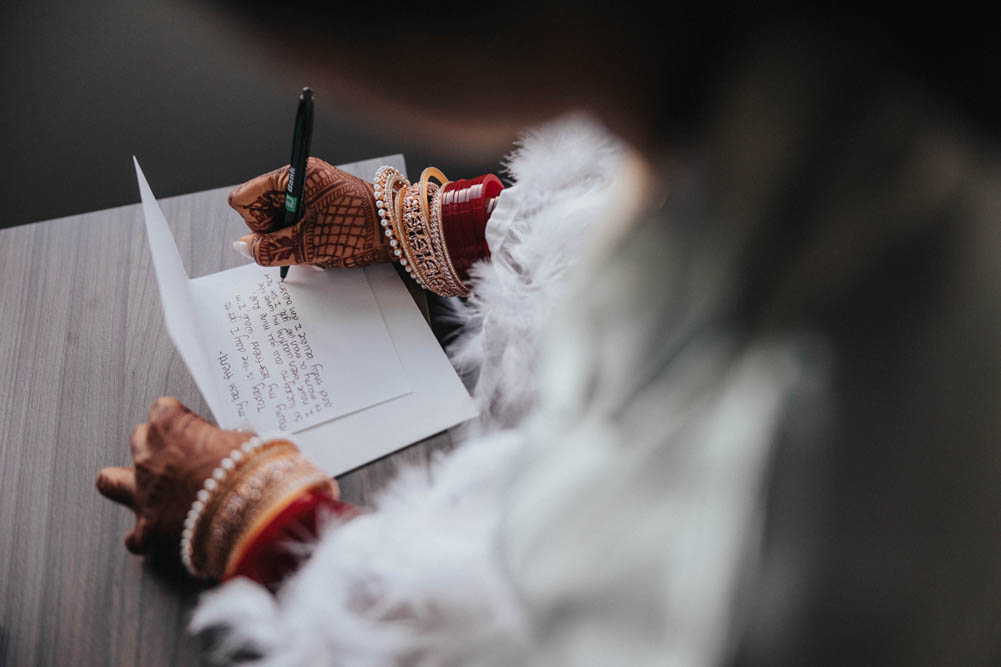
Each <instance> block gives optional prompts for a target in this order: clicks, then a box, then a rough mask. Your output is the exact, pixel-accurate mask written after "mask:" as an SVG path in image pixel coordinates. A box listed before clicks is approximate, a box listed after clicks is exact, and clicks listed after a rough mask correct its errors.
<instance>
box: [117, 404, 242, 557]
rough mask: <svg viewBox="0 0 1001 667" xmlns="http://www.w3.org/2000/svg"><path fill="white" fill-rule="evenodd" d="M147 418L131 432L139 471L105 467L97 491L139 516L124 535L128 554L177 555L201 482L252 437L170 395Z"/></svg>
mask: <svg viewBox="0 0 1001 667" xmlns="http://www.w3.org/2000/svg"><path fill="white" fill-rule="evenodd" d="M147 419H148V420H149V421H148V422H147V423H145V424H140V425H139V426H136V428H135V430H133V431H132V438H131V440H130V445H131V448H132V459H133V463H134V467H111V468H104V469H103V470H101V472H100V473H99V474H98V476H97V488H98V490H99V491H100V492H101V494H102V495H104V496H105V497H107V498H109V499H111V500H113V501H115V502H117V503H121V504H122V505H125V506H126V507H128V508H129V509H131V510H132V511H133V512H135V515H136V523H135V526H134V527H133V528H132V530H131V531H129V533H128V535H126V536H125V546H126V547H127V548H128V550H129V551H131V552H132V553H135V554H148V553H151V552H154V551H160V550H172V552H173V553H175V554H176V553H178V551H177V547H178V544H179V542H180V538H181V530H182V527H183V525H184V518H185V515H186V513H187V511H188V508H189V507H190V506H191V503H192V501H193V500H194V499H195V495H196V494H197V493H198V491H199V490H200V489H201V486H202V483H203V482H204V480H205V479H206V478H207V477H208V476H209V475H211V474H212V471H213V469H214V468H215V467H216V466H217V465H218V464H219V461H221V460H222V459H223V458H224V457H225V456H226V455H227V454H228V453H229V452H230V451H231V450H233V449H234V448H236V447H239V446H240V444H241V443H243V442H245V441H247V440H248V439H249V438H250V437H251V436H252V435H253V434H252V433H247V432H243V431H224V430H222V429H220V428H218V427H217V426H214V425H212V424H210V423H209V422H207V421H205V420H204V419H202V418H201V417H199V416H198V415H196V414H195V413H193V412H191V411H190V410H188V409H187V408H186V407H184V406H183V405H182V404H181V403H180V402H179V401H178V400H177V399H174V398H167V397H163V398H158V399H157V400H156V401H154V403H153V405H152V406H151V407H150V409H149V413H148V415H147Z"/></svg>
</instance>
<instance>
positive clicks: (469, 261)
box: [441, 174, 504, 280]
mask: <svg viewBox="0 0 1001 667" xmlns="http://www.w3.org/2000/svg"><path fill="white" fill-rule="evenodd" d="M503 189H504V184H503V183H501V180H500V179H499V178H497V177H496V176H494V175H493V174H484V175H483V176H477V177H476V178H473V179H470V180H458V181H452V182H451V183H449V184H447V185H446V186H445V189H444V194H443V195H442V201H441V221H442V227H443V229H444V232H445V244H446V245H447V246H448V254H449V257H451V258H452V264H453V266H455V270H456V272H458V274H459V277H460V278H462V279H463V280H466V278H467V277H468V276H469V267H471V266H472V265H473V264H474V263H476V262H477V261H478V260H481V259H489V257H490V248H489V247H488V246H487V241H486V227H487V204H488V203H489V202H490V200H491V199H493V198H494V197H496V196H497V195H499V194H500V192H501V190H503Z"/></svg>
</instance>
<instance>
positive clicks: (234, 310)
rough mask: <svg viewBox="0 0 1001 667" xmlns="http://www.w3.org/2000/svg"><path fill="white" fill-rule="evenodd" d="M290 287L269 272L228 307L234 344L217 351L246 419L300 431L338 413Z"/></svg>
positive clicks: (225, 378) (238, 409)
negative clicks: (311, 423) (272, 421)
mask: <svg viewBox="0 0 1001 667" xmlns="http://www.w3.org/2000/svg"><path fill="white" fill-rule="evenodd" d="M288 287H289V286H288V285H287V284H286V283H283V282H280V281H278V280H275V276H273V275H271V274H265V275H263V276H262V279H261V280H260V281H259V282H258V283H257V285H256V286H255V288H254V289H253V291H252V292H251V293H250V294H249V295H246V296H245V295H243V294H240V293H235V294H233V296H232V298H231V299H229V300H228V301H225V302H224V303H223V308H224V309H225V311H226V317H227V318H228V320H229V324H230V329H229V335H230V345H228V346H226V347H225V348H223V349H220V350H219V351H218V352H217V353H216V359H215V361H216V365H217V372H218V373H219V374H220V377H221V379H222V382H223V384H224V385H225V386H226V395H227V396H228V397H229V400H230V401H232V402H233V403H234V404H235V406H236V414H237V416H238V417H240V418H241V419H248V418H249V417H250V416H251V415H254V416H255V417H259V418H261V419H274V421H275V422H276V423H277V425H278V428H280V429H281V430H283V431H286V430H298V429H299V428H302V427H304V426H305V425H308V423H309V422H311V421H313V419H314V418H321V420H322V418H323V417H324V416H325V415H327V414H328V413H330V412H331V411H332V410H333V407H334V402H333V401H332V400H331V398H330V392H329V391H327V388H326V386H327V385H328V384H329V383H330V381H331V380H330V378H328V377H326V373H325V372H324V368H323V364H322V363H320V362H319V360H318V359H317V357H316V354H315V353H314V352H313V346H312V344H311V343H310V342H309V335H308V334H307V331H306V328H305V327H304V326H303V323H302V321H301V320H300V319H299V313H298V312H297V311H296V309H295V304H294V302H293V299H292V295H291V294H290V293H289V290H288Z"/></svg>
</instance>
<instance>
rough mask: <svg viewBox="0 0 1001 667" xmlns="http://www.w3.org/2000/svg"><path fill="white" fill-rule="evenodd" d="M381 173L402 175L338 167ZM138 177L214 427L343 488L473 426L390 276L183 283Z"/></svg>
mask: <svg viewBox="0 0 1001 667" xmlns="http://www.w3.org/2000/svg"><path fill="white" fill-rule="evenodd" d="M379 164H390V165H393V166H395V167H397V168H398V169H400V170H401V171H403V169H404V165H403V158H402V156H399V155H397V156H392V157H388V158H380V159H379V160H370V161H366V162H362V163H354V164H352V165H344V166H342V167H341V168H342V169H344V170H345V171H348V172H349V173H355V174H356V175H359V176H361V177H368V176H370V175H371V173H374V171H375V168H376V166H377V165H379ZM135 167H136V176H137V179H138V181H139V191H140V195H141V198H142V206H143V213H144V216H145V219H146V231H147V235H148V238H149V242H150V251H151V253H152V256H153V265H154V270H155V273H156V278H157V283H158V286H159V290H160V297H161V300H162V303H163V310H164V320H165V322H166V326H167V330H168V333H169V334H170V337H171V339H172V340H173V342H174V345H175V346H176V347H177V350H178V352H179V354H180V355H181V358H182V359H184V362H185V364H186V365H187V367H188V369H189V371H190V372H191V375H192V377H193V378H194V379H195V382H196V383H197V385H198V388H199V390H200V391H201V393H202V395H203V396H204V397H205V400H206V402H207V403H208V405H209V408H210V409H211V410H212V413H213V416H214V417H215V419H216V422H217V423H218V424H219V425H220V426H222V427H223V428H238V427H240V428H246V429H248V430H254V431H257V432H264V431H273V430H282V431H288V432H292V433H297V434H298V436H299V440H300V442H301V443H302V445H303V448H304V450H305V451H306V453H307V454H308V455H310V456H312V457H313V458H314V459H315V460H316V461H317V462H318V463H320V464H321V465H323V466H324V467H325V468H326V469H327V470H328V472H330V474H332V475H336V474H340V473H342V472H345V471H346V470H350V469H351V468H354V467H357V466H359V465H362V464H364V463H366V462H368V461H371V460H373V459H375V458H378V457H380V456H384V455H385V454H388V453H390V452H392V451H394V450H396V449H398V448H400V447H403V446H405V445H407V444H410V443H412V442H415V441H417V440H420V439H422V438H424V437H427V436H429V435H432V434H434V433H436V432H438V431H441V430H444V429H446V428H449V427H451V426H453V425H455V424H458V423H460V422H462V421H465V420H466V419H469V418H471V417H473V416H475V414H476V410H475V408H474V406H473V402H472V400H471V399H470V398H469V395H468V393H467V392H466V390H465V388H464V387H463V386H462V383H461V382H460V381H459V378H458V376H457V375H456V373H455V371H454V369H453V368H452V366H451V364H450V363H449V362H448V359H447V358H446V357H445V354H444V353H443V351H442V350H441V347H440V346H439V345H438V343H437V341H436V340H435V338H434V336H433V334H432V333H431V330H430V327H428V325H427V323H426V322H425V321H424V318H423V317H422V316H421V314H420V311H419V310H418V309H417V307H416V305H415V304H414V302H413V300H412V299H411V298H410V295H409V293H408V291H407V289H406V286H405V285H404V284H403V282H402V281H401V280H400V278H399V277H398V276H397V275H396V272H395V271H394V270H393V269H392V267H390V266H387V265H381V266H375V267H368V268H366V269H328V270H325V271H314V270H311V269H307V268H303V269H299V270H294V271H292V272H290V274H289V276H288V279H287V280H286V281H285V282H282V281H281V280H280V279H279V277H278V270H277V269H275V268H263V267H260V266H258V265H257V264H246V265H244V266H241V267H238V268H235V269H229V270H227V271H220V272H218V273H213V274H210V275H207V276H203V277H200V278H195V279H189V278H188V275H187V272H186V271H185V269H184V264H183V262H182V261H181V257H180V254H179V253H178V250H177V245H176V244H175V242H174V238H173V236H172V234H171V232H170V228H169V226H168V224H167V220H166V218H165V217H164V215H163V212H162V211H161V210H160V206H159V204H158V203H157V201H156V199H155V198H154V196H153V193H152V191H151V189H150V187H149V184H148V183H147V182H146V179H145V177H144V175H143V173H142V170H141V169H140V167H139V163H138V161H136V162H135Z"/></svg>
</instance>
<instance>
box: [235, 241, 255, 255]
mask: <svg viewBox="0 0 1001 667" xmlns="http://www.w3.org/2000/svg"><path fill="white" fill-rule="evenodd" d="M233 250H235V251H237V252H238V253H240V254H241V255H243V256H244V257H246V258H247V259H253V258H254V256H253V255H251V254H250V244H249V243H247V242H246V241H233Z"/></svg>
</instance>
